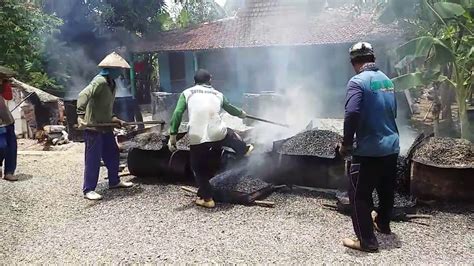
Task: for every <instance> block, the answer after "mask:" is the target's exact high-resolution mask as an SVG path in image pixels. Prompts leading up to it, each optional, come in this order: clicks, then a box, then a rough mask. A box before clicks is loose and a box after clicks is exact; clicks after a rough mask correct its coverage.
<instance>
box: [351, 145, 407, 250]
mask: <svg viewBox="0 0 474 266" xmlns="http://www.w3.org/2000/svg"><path fill="white" fill-rule="evenodd" d="M397 158H398V154H394V155H390V156H386V157H360V156H354V157H353V160H352V164H351V166H350V169H349V178H350V184H349V199H350V202H351V207H352V224H353V226H354V231H355V233H356V235H357V238H358V239H359V240H360V242H361V245H362V247H363V248H369V249H371V248H378V242H377V238H376V237H375V234H374V228H373V222H372V217H371V212H372V210H373V206H374V204H373V199H372V192H373V191H374V189H376V191H377V194H378V197H379V209H378V210H377V213H378V216H377V224H378V225H380V226H381V227H384V228H389V225H390V217H391V215H392V210H393V203H394V188H395V178H396V175H397Z"/></svg>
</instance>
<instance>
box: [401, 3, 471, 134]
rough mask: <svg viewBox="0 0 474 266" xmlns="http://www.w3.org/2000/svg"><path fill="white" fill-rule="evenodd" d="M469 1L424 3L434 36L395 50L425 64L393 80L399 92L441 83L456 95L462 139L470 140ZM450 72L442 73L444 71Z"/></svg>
mask: <svg viewBox="0 0 474 266" xmlns="http://www.w3.org/2000/svg"><path fill="white" fill-rule="evenodd" d="M470 1H471V0H462V1H453V2H462V3H453V2H436V3H434V4H433V5H432V4H431V3H429V2H428V1H426V0H424V1H423V4H424V5H426V7H427V8H428V9H429V10H430V11H431V12H432V14H433V15H434V16H435V18H436V19H437V21H436V24H437V27H438V30H437V31H436V32H435V34H429V33H427V34H426V35H425V36H422V37H418V38H415V39H412V40H410V41H408V42H407V43H405V44H403V45H402V46H400V47H399V48H398V49H397V53H398V54H399V55H400V56H401V57H406V56H411V57H413V58H424V59H425V60H424V64H423V65H422V66H420V67H419V68H418V70H417V71H415V72H413V73H408V74H405V75H401V76H399V77H397V78H395V79H394V80H393V81H394V83H395V84H396V86H397V87H398V89H402V90H403V89H409V88H414V87H418V86H424V85H428V84H440V83H444V84H445V85H447V86H450V87H451V88H452V89H454V91H455V92H456V101H457V104H458V107H459V117H460V125H461V136H462V137H463V138H466V139H468V138H471V137H472V129H471V128H470V125H469V120H468V117H467V109H468V98H469V97H470V95H471V93H472V81H473V70H474V59H473V56H474V48H473V46H474V34H473V32H472V29H473V28H474V27H473V26H474V21H473V19H472V16H471V13H472V12H471V11H472V8H473V7H474V3H471V2H470ZM471 4H472V5H471ZM446 68H448V69H450V71H443V69H446Z"/></svg>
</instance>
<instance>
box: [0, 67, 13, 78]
mask: <svg viewBox="0 0 474 266" xmlns="http://www.w3.org/2000/svg"><path fill="white" fill-rule="evenodd" d="M14 76H16V72H15V71H13V70H12V69H10V68H8V67H4V66H0V78H11V77H14Z"/></svg>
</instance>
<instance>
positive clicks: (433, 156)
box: [413, 137, 474, 168]
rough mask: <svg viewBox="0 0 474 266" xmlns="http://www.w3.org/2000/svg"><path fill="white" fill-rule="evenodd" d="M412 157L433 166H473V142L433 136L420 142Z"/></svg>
mask: <svg viewBox="0 0 474 266" xmlns="http://www.w3.org/2000/svg"><path fill="white" fill-rule="evenodd" d="M413 158H414V159H415V160H417V161H419V162H421V163H426V164H429V165H435V166H445V167H463V168H469V167H474V144H473V143H472V142H470V141H468V140H464V139H454V138H439V137H434V138H430V139H428V140H426V141H425V142H424V143H422V144H421V145H420V147H419V148H418V149H417V150H416V151H415V155H414V157H413Z"/></svg>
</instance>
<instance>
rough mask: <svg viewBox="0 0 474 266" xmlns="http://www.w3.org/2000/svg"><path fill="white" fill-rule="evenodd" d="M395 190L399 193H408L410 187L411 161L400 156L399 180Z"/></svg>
mask: <svg viewBox="0 0 474 266" xmlns="http://www.w3.org/2000/svg"><path fill="white" fill-rule="evenodd" d="M395 185H396V187H395V190H396V191H398V192H399V193H404V194H405V193H408V192H409V186H410V161H409V160H407V157H405V156H398V160H397V178H396V184H395Z"/></svg>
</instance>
